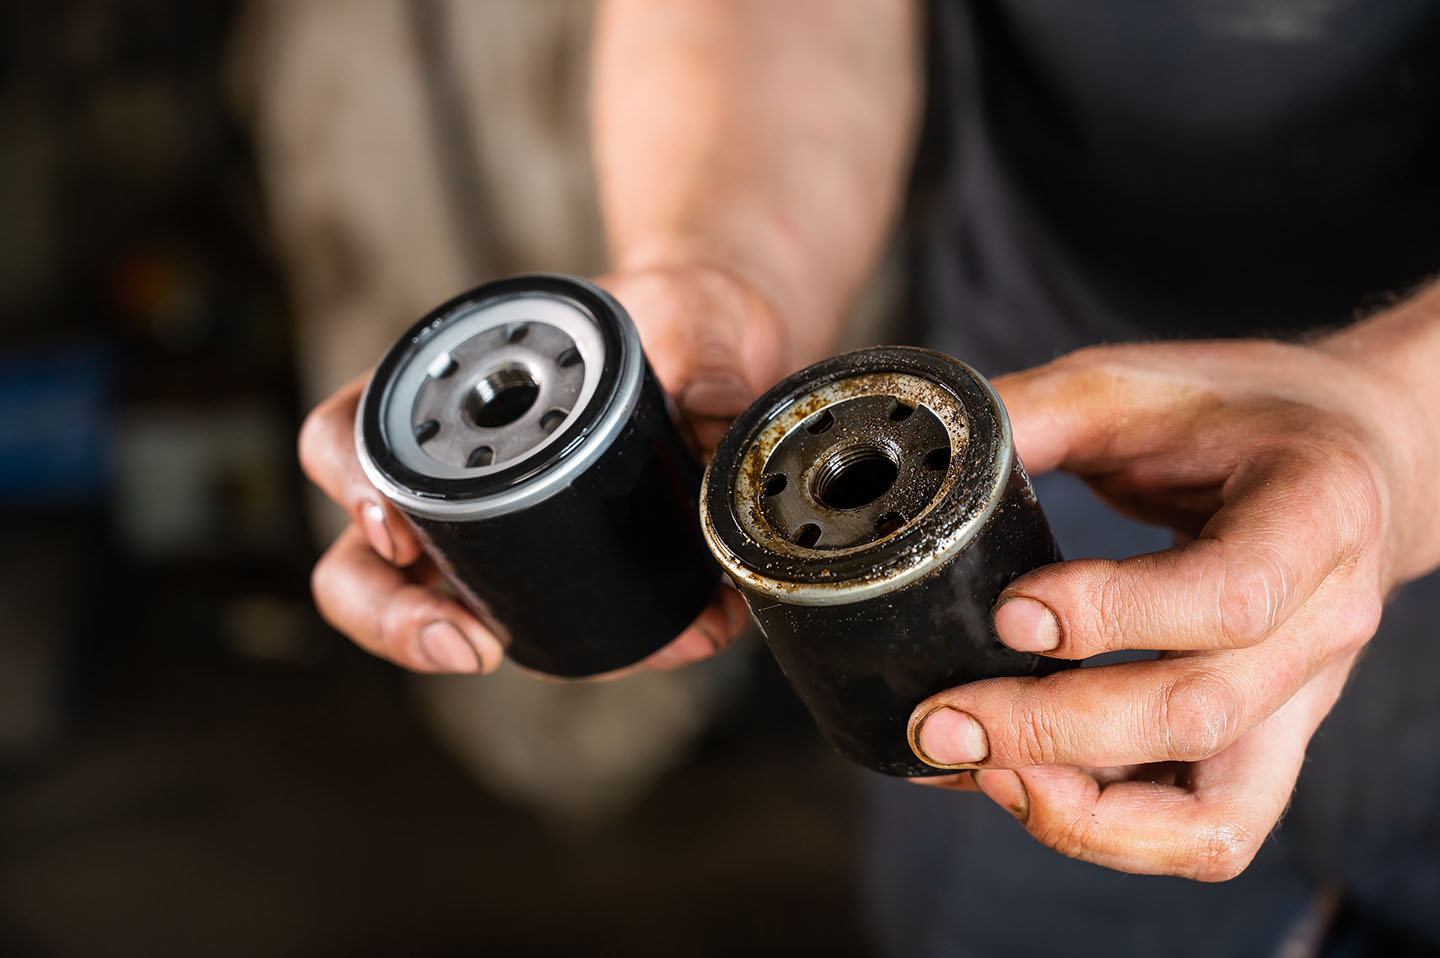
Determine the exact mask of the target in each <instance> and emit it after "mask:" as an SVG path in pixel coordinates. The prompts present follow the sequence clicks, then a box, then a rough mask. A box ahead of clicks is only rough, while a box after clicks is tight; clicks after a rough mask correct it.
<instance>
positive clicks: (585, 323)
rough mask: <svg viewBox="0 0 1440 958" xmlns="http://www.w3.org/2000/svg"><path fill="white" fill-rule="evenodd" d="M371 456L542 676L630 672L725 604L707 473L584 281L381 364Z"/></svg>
mask: <svg viewBox="0 0 1440 958" xmlns="http://www.w3.org/2000/svg"><path fill="white" fill-rule="evenodd" d="M355 446H356V450H357V452H358V453H359V456H360V461H361V463H362V465H363V466H364V468H365V473H366V475H367V476H368V477H369V479H370V481H371V482H372V483H373V484H374V485H375V487H376V488H377V489H379V490H380V492H381V493H382V494H384V495H385V496H386V497H387V498H388V499H389V500H390V501H391V502H392V503H394V504H395V505H396V506H397V507H398V508H399V509H400V510H401V511H402V512H403V513H404V514H405V515H406V516H407V517H408V518H409V520H410V522H411V523H412V524H413V525H414V527H415V529H416V531H417V533H418V535H419V538H420V540H421V542H422V543H423V544H424V547H425V550H426V552H427V553H428V554H429V556H430V557H431V558H432V559H433V560H434V561H435V563H436V565H437V566H439V568H440V569H441V570H442V571H443V572H444V573H445V575H446V577H447V578H448V579H449V580H450V582H451V583H452V584H453V586H454V587H455V589H456V590H457V591H458V592H459V593H460V595H461V597H462V598H463V599H464V600H465V601H466V602H467V603H468V604H469V605H470V606H471V607H472V608H474V609H475V611H476V612H477V614H478V615H480V616H481V618H482V621H484V622H486V623H487V625H489V626H490V627H491V628H492V629H494V630H495V631H496V633H497V634H498V635H499V637H500V638H501V641H502V642H504V643H505V644H506V648H507V654H508V655H509V657H510V658H511V659H512V660H513V661H515V662H516V663H518V664H520V665H523V666H525V667H527V668H530V669H533V670H536V671H539V672H544V673H547V674H550V675H556V676H586V675H594V674H598V673H602V672H608V671H611V670H614V669H618V668H621V667H624V666H627V665H630V664H633V663H635V662H638V661H640V660H641V659H643V658H644V657H645V656H647V655H649V654H650V653H651V652H654V651H656V650H657V649H659V648H660V647H661V646H663V645H664V644H665V643H666V642H668V641H669V640H670V639H672V638H674V637H675V636H677V635H679V634H680V632H681V631H683V630H684V629H685V627H686V626H687V625H689V623H690V622H691V621H692V620H693V619H694V618H695V616H697V615H698V614H699V613H700V611H701V609H703V608H704V606H705V604H706V602H707V601H708V600H709V599H710V598H711V596H712V595H713V594H714V591H715V588H716V585H717V583H718V581H719V572H718V570H717V569H716V568H715V565H714V562H713V560H712V559H711V558H710V556H709V554H708V552H707V550H706V548H705V543H704V541H703V539H702V538H701V534H700V528H699V520H698V515H697V501H696V496H697V493H698V489H699V484H700V466H699V464H698V463H697V461H696V460H695V458H694V457H693V456H692V455H691V453H690V451H689V449H688V448H687V446H686V444H685V442H684V441H683V440H682V437H681V435H680V434H679V432H678V431H677V429H676V426H675V423H674V420H673V419H672V418H671V414H670V410H669V408H668V405H667V403H666V400H665V397H664V395H663V393H662V392H661V390H660V387H659V385H658V384H657V383H656V380H655V377H654V374H653V373H652V372H651V370H650V367H649V364H648V363H647V362H646V359H645V355H644V352H643V351H642V350H641V347H640V338H639V336H638V334H637V333H636V331H635V327H634V325H633V324H632V323H631V321H630V319H629V317H628V316H627V315H626V313H625V311H624V310H623V309H622V308H621V307H620V304H619V303H617V302H616V301H615V300H614V299H612V298H611V297H610V296H609V295H608V294H606V293H605V292H604V291H602V290H600V289H599V288H598V287H595V286H593V285H591V284H589V283H586V282H584V281H582V280H578V279H574V278H571V277H565V276H555V275H528V276H516V277H511V278H507V279H502V280H498V281H496V282H492V283H487V284H485V285H483V286H480V287H478V288H477V289H474V290H471V291H470V292H468V293H465V294H463V295H461V296H458V297H456V298H455V299H452V300H450V301H449V302H448V303H445V304H444V305H442V306H440V307H438V308H437V309H435V310H434V311H433V312H431V313H430V314H429V315H427V316H426V317H425V318H423V319H422V320H420V322H418V323H416V324H415V326H414V327H412V328H411V329H410V330H409V331H408V332H407V333H406V334H405V335H404V336H403V337H402V338H401V339H400V341H399V342H398V343H396V344H395V346H394V348H392V349H391V350H390V352H389V353H388V354H387V355H386V356H385V358H384V359H383V360H381V362H380V364H379V366H378V367H376V370H375V375H374V377H373V378H372V379H371V381H370V384H369V386H368V387H367V388H366V390H365V394H364V396H363V398H362V399H361V402H360V407H359V410H358V412H357V415H356V422H355Z"/></svg>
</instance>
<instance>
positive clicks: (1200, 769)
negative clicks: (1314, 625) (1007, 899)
mask: <svg viewBox="0 0 1440 958" xmlns="http://www.w3.org/2000/svg"><path fill="white" fill-rule="evenodd" d="M1351 662H1353V656H1349V657H1347V658H1346V659H1345V660H1343V661H1337V662H1336V663H1335V664H1334V665H1333V666H1331V667H1327V668H1326V670H1325V671H1324V672H1323V673H1322V674H1321V675H1318V676H1317V677H1316V679H1315V680H1314V681H1313V682H1311V683H1310V684H1308V685H1306V686H1305V687H1304V688H1303V689H1301V690H1300V691H1299V692H1298V693H1297V694H1296V695H1295V697H1294V698H1293V699H1292V700H1291V701H1290V702H1288V703H1286V705H1285V706H1284V707H1283V708H1281V709H1280V710H1279V711H1277V712H1276V713H1275V714H1274V715H1272V716H1271V717H1270V718H1269V719H1267V720H1266V722H1265V723H1264V724H1263V725H1261V726H1259V727H1257V728H1256V729H1254V730H1252V731H1251V732H1250V733H1249V734H1247V735H1246V736H1245V737H1244V738H1242V739H1241V740H1239V741H1237V742H1236V743H1235V744H1234V745H1233V746H1231V747H1230V748H1229V749H1227V750H1226V751H1225V752H1223V753H1222V754H1220V755H1217V756H1216V757H1214V758H1212V759H1208V760H1206V761H1204V762H1201V763H1199V764H1197V765H1195V766H1194V767H1192V769H1191V770H1190V776H1189V781H1188V782H1187V783H1186V787H1185V788H1180V787H1176V786H1172V785H1164V784H1155V783H1152V782H1114V783H1111V784H1108V785H1104V786H1103V787H1102V786H1101V784H1100V783H1098V782H1097V781H1096V780H1095V778H1094V777H1093V776H1092V775H1090V774H1088V773H1087V772H1086V771H1085V770H1083V769H1079V768H1070V767H1063V766H1047V767H1039V768H1027V769H1021V770H1019V771H1008V770H985V771H981V772H979V773H978V774H977V775H976V780H977V783H978V785H979V787H980V790H981V791H983V792H984V793H985V794H986V795H987V796H989V797H990V798H991V799H992V800H993V801H995V802H996V803H997V804H999V805H1001V806H1002V807H1004V808H1006V809H1008V810H1009V811H1010V812H1011V814H1013V815H1014V816H1015V817H1016V818H1017V819H1019V820H1020V821H1021V822H1022V823H1023V824H1024V826H1025V829H1026V831H1028V832H1029V833H1030V834H1031V835H1032V836H1033V837H1035V838H1036V839H1037V840H1039V841H1040V842H1042V843H1044V844H1046V845H1048V846H1050V847H1051V848H1054V849H1055V850H1057V851H1059V852H1062V853H1063V854H1066V855H1068V856H1070V857H1072V858H1079V859H1082V860H1084V861H1089V862H1093V863H1095V864H1098V865H1104V866H1106V867H1108V868H1116V869H1119V870H1121V871H1127V872H1136V873H1141V874H1163V875H1179V876H1183V877H1187V878H1194V879H1198V880H1200V881H1225V880H1227V879H1230V878H1233V877H1235V876H1236V875H1238V874H1240V873H1241V872H1242V871H1244V869H1245V868H1246V867H1247V866H1248V865H1249V863H1250V861H1251V860H1252V859H1253V858H1254V856H1255V853H1256V852H1257V851H1258V850H1259V848H1260V845H1261V843H1262V842H1263V841H1264V839H1265V836H1266V835H1267V834H1269V832H1270V830H1271V829H1272V828H1273V827H1274V825H1275V822H1276V821H1277V820H1278V819H1279V817H1280V815H1281V813H1282V812H1283V811H1284V809H1285V806H1286V804H1287V803H1288V802H1289V798H1290V794H1291V792H1292V791H1293V790H1294V787H1295V780H1296V778H1297V777H1298V775H1299V772H1300V766H1301V763H1302V762H1303V760H1304V755H1305V747H1306V745H1307V744H1308V743H1309V741H1310V738H1311V736H1312V735H1314V733H1315V729H1316V728H1317V727H1318V726H1319V724H1320V722H1321V720H1322V719H1323V718H1324V716H1325V714H1326V713H1327V712H1328V711H1329V710H1330V708H1331V706H1333V705H1334V703H1335V699H1336V698H1337V697H1338V695H1339V693H1340V689H1341V687H1342V686H1343V684H1344V681H1345V675H1346V673H1347V672H1348V670H1349V666H1350V664H1351Z"/></svg>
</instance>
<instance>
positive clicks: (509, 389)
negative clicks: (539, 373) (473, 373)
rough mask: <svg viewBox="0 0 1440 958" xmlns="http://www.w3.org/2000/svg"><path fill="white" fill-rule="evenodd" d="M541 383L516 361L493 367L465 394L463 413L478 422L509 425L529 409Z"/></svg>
mask: <svg viewBox="0 0 1440 958" xmlns="http://www.w3.org/2000/svg"><path fill="white" fill-rule="evenodd" d="M539 395H540V387H539V385H537V384H536V382H535V378H534V377H533V376H531V375H530V370H528V369H526V368H525V367H524V366H521V365H520V364H518V363H513V364H511V365H508V366H501V367H500V368H499V369H495V370H492V371H491V372H490V373H489V374H488V375H487V376H486V377H485V378H484V379H482V380H480V381H479V382H477V383H476V384H475V388H473V389H472V390H470V392H469V393H468V394H467V395H466V397H465V414H466V416H468V417H469V419H470V421H471V422H473V423H474V424H475V425H477V426H482V427H484V428H486V429H495V428H498V427H500V426H508V425H510V424H511V423H512V422H514V421H515V420H517V419H519V418H520V417H521V416H523V415H525V414H526V413H527V412H529V411H530V407H531V406H533V405H535V399H536V397H537V396H539Z"/></svg>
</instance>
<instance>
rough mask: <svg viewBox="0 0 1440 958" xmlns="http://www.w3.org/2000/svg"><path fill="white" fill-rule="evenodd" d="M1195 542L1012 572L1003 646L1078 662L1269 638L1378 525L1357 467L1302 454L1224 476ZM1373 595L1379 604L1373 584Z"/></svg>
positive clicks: (1002, 612) (1001, 628)
mask: <svg viewBox="0 0 1440 958" xmlns="http://www.w3.org/2000/svg"><path fill="white" fill-rule="evenodd" d="M1224 496H1225V499H1226V500H1227V501H1226V504H1225V505H1224V507H1223V508H1221V509H1220V511H1219V512H1217V513H1216V514H1215V516H1214V517H1213V518H1212V519H1211V520H1210V521H1209V522H1208V523H1207V524H1206V526H1205V528H1204V530H1203V531H1202V533H1201V536H1200V538H1198V539H1197V540H1195V541H1194V542H1192V543H1190V544H1188V545H1185V546H1182V547H1178V548H1173V549H1167V550H1165V551H1163V552H1155V553H1150V554H1147V555H1140V556H1133V557H1131V558H1129V559H1122V560H1120V561H1113V560H1109V559H1082V560H1077V561H1071V562H1061V563H1057V564H1055V565H1051V566H1046V567H1044V568H1041V569H1037V570H1036V571H1034V572H1031V573H1029V574H1028V575H1025V576H1022V577H1021V578H1019V579H1016V580H1015V581H1014V582H1012V583H1011V584H1010V585H1009V586H1007V587H1006V589H1005V591H1004V592H1003V593H1002V594H1001V598H1000V602H999V603H998V604H997V606H996V608H995V630H996V634H997V635H999V637H1000V639H1001V641H1003V642H1004V643H1005V644H1006V645H1008V646H1010V647H1011V648H1014V649H1018V650H1020V651H1025V652H1035V653H1042V654H1046V655H1053V656H1056V657H1059V658H1067V659H1079V658H1088V657H1089V656H1092V655H1098V654H1100V653H1101V652H1108V651H1112V650H1116V649H1163V650H1200V649H1235V648H1244V647H1246V646H1250V645H1254V644H1255V643H1257V642H1260V641H1262V640H1264V639H1265V638H1266V637H1267V636H1269V635H1271V634H1272V633H1273V632H1274V631H1275V629H1276V628H1278V627H1279V626H1280V625H1281V623H1283V622H1285V621H1286V620H1287V619H1288V618H1289V617H1290V616H1292V615H1293V614H1294V613H1295V611H1296V610H1297V609H1299V608H1300V607H1301V606H1302V605H1303V604H1304V603H1305V602H1307V601H1308V600H1309V599H1310V598H1311V596H1312V595H1314V593H1315V590H1316V589H1317V588H1319V587H1320V584H1321V583H1322V582H1323V581H1325V579H1326V577H1327V576H1329V575H1330V574H1331V573H1332V572H1334V570H1335V569H1337V568H1338V567H1339V566H1341V565H1342V564H1345V563H1348V562H1351V561H1353V560H1354V559H1355V557H1356V556H1357V555H1359V553H1360V550H1361V548H1362V546H1363V543H1364V542H1366V541H1368V540H1369V539H1370V538H1371V537H1372V536H1373V534H1374V533H1373V530H1374V528H1376V526H1377V525H1378V522H1379V518H1378V516H1379V506H1378V503H1375V502H1374V497H1375V494H1374V486H1373V482H1372V481H1371V480H1370V478H1369V475H1368V472H1366V471H1365V470H1364V467H1363V465H1361V464H1359V463H1353V464H1349V465H1346V464H1344V463H1340V462H1336V461H1335V460H1334V459H1333V458H1332V459H1331V460H1329V461H1327V462H1326V463H1324V464H1323V465H1322V464H1317V463H1315V462H1313V461H1311V459H1310V457H1309V456H1308V455H1303V456H1295V457H1287V458H1286V459H1284V460H1283V461H1278V462H1268V463H1260V464H1257V465H1254V466H1252V467H1250V468H1247V469H1245V470H1243V472H1242V473H1239V474H1237V476H1236V477H1235V478H1234V479H1233V480H1232V481H1231V482H1230V483H1227V485H1226V488H1225V491H1224ZM1376 601H1377V602H1378V587H1377V595H1376Z"/></svg>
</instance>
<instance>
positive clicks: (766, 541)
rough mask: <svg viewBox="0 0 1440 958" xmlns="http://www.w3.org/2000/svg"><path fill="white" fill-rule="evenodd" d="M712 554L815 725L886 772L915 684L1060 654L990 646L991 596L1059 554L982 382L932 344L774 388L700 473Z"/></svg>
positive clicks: (1048, 666) (967, 678)
mask: <svg viewBox="0 0 1440 958" xmlns="http://www.w3.org/2000/svg"><path fill="white" fill-rule="evenodd" d="M701 508H702V513H701V520H702V526H703V528H704V532H705V537H706V540H707V542H708V544H709V546H710V550H711V552H712V553H713V554H714V555H715V557H716V558H717V559H718V560H719V561H720V564H721V565H722V566H723V567H724V569H725V571H726V572H727V573H728V574H729V576H730V578H731V580H732V581H733V582H734V583H735V585H736V587H737V588H739V590H740V591H741V592H742V593H743V594H744V596H745V599H746V601H747V602H748V603H749V605H750V610H751V612H752V613H753V614H754V616H755V618H756V619H757V620H758V621H759V623H760V627H761V629H762V630H763V632H764V634H765V639H766V642H767V644H768V645H769V646H770V650H771V651H772V652H773V653H774V655H775V658H776V659H777V660H778V661H779V663H780V666H781V668H782V669H783V670H784V672H785V675H786V677H787V678H788V679H789V681H790V684H791V686H792V687H793V688H794V689H795V691H796V692H797V693H798V694H799V696H800V697H801V699H803V700H804V702H805V704H806V706H807V707H808V708H809V710H810V713H811V715H812V716H814V718H815V721H816V723H817V724H818V725H819V727H820V730H821V732H822V733H823V735H824V736H825V738H826V739H828V740H829V742H830V743H831V744H832V745H834V746H835V747H836V748H837V749H838V750H839V751H840V752H841V753H842V754H844V755H846V756H847V757H849V758H851V759H853V760H854V761H856V762H859V763H860V764H862V765H866V766H868V767H870V768H873V769H876V770H877V771H881V772H886V773H888V774H891V775H906V776H915V775H935V774H943V773H941V772H940V771H939V770H937V769H935V768H933V767H931V766H929V765H926V764H925V763H924V762H921V761H920V760H919V759H918V758H916V756H915V755H914V753H913V752H911V750H910V747H909V745H908V743H907V741H906V737H905V732H906V722H907V721H908V719H909V717H910V713H911V710H912V709H914V707H915V706H916V705H918V704H919V703H920V701H921V700H922V699H925V698H927V697H928V696H930V695H933V694H934V693H936V692H939V691H942V690H944V689H947V688H950V687H952V686H956V685H960V684H962V683H965V682H972V681H975V680H977V679H983V678H989V677H993V676H1002V675H1005V676H1015V675H1039V674H1044V673H1048V672H1052V671H1055V670H1057V669H1060V668H1064V667H1067V663H1063V662H1058V661H1055V660H1050V659H1046V658H1044V657H1042V656H1037V655H1031V654H1027V653H1023V652H1016V651H1014V650H1012V649H1009V648H1008V647H1006V646H1004V645H1002V644H1001V643H1000V640H999V639H998V638H997V637H996V635H995V632H994V628H993V626H992V624H991V619H990V609H991V606H993V605H994V603H995V602H996V600H997V599H998V598H999V596H1000V592H1001V590H1002V589H1004V587H1005V586H1006V585H1007V584H1009V583H1010V582H1011V581H1012V580H1013V579H1015V578H1016V577H1018V576H1020V575H1022V574H1024V573H1026V572H1028V571H1030V570H1031V569H1034V568H1036V567H1038V566H1041V565H1045V564H1048V563H1051V562H1056V561H1059V559H1060V555H1059V552H1058V550H1057V548H1056V545H1055V540H1054V537H1053V536H1052V535H1051V533H1050V527H1049V525H1048V524H1047V523H1046V521H1045V516H1044V514H1043V513H1042V512H1041V510H1040V506H1039V504H1038V503H1037V502H1036V500H1035V494H1034V491H1033V490H1032V489H1031V487H1030V481H1029V478H1028V477H1027V476H1026V475H1025V470H1024V468H1023V467H1022V466H1021V464H1020V460H1019V458H1018V457H1017V456H1016V455H1015V447H1014V443H1013V442H1012V440H1011V436H1010V423H1009V419H1008V417H1007V416H1006V413H1005V407H1004V405H1003V404H1002V403H1001V402H1000V398H999V396H998V395H996V393H995V390H994V389H993V388H992V387H991V386H990V384H989V383H988V382H987V381H986V380H985V379H984V377H982V376H981V375H980V374H979V373H977V372H975V371H974V370H973V369H971V368H970V367H968V366H966V365H964V364H963V363H960V362H957V361H956V360H954V359H951V358H949V357H947V356H944V355H942V354H940V353H936V352H931V351H929V350H922V349H911V348H903V347H883V348H874V349H865V350H860V351H858V352H852V353H847V354H845V355H842V356H836V357H834V358H832V359H827V360H824V361H823V362H820V363H817V364H815V365H814V366H811V367H809V368H808V369H805V370H802V371H801V372H799V373H796V374H795V375H793V376H790V377H789V378H788V379H786V380H784V381H783V382H781V383H780V384H779V385H777V386H775V387H774V388H773V389H771V390H770V391H769V392H767V393H766V394H765V395H764V396H762V397H761V398H760V399H759V400H758V401H757V402H756V403H755V404H754V405H752V406H751V407H750V408H749V409H748V410H746V411H745V412H744V413H743V414H742V415H741V416H740V418H739V419H738V420H736V422H735V424H734V426H733V427H732V428H731V429H730V431H729V432H728V433H727V434H726V435H725V437H724V439H723V440H722V441H721V443H720V445H719V448H718V449H717V450H716V453H715V456H714V458H713V459H712V460H711V462H710V466H709V468H708V469H707V471H706V473H705V484H704V487H703V489H702V492H701Z"/></svg>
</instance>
